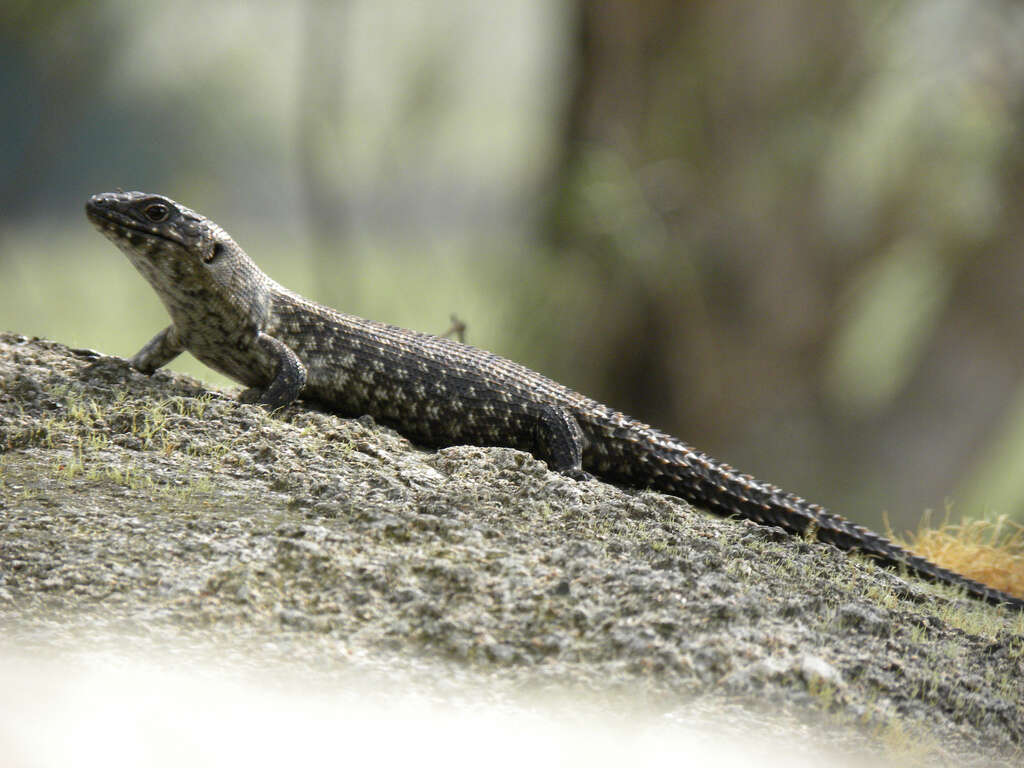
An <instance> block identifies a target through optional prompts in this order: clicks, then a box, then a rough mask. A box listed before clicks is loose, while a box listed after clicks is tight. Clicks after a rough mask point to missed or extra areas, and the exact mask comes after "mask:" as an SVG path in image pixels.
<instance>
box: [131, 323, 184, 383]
mask: <svg viewBox="0 0 1024 768" xmlns="http://www.w3.org/2000/svg"><path fill="white" fill-rule="evenodd" d="M184 351H185V345H184V344H182V343H181V339H180V338H179V336H178V329H177V328H175V327H174V326H173V325H168V326H167V327H166V328H164V329H163V330H162V331H160V333H158V334H157V335H156V336H154V337H153V338H152V339H150V340H149V341H148V342H147V343H146V346H144V347H143V348H142V349H140V350H139V351H138V352H136V353H135V355H134V356H133V357H132V358H131V359H130V360H129V361H128V364H129V365H131V367H132V368H134V369H135V370H137V371H140V372H142V373H145V374H147V375H148V374H150V373H153V371H155V370H156V369H157V368H162V367H163V366H165V365H167V364H168V363H169V362H171V360H173V359H174V358H176V357H177V356H178V355H180V354H181V353H182V352H184Z"/></svg>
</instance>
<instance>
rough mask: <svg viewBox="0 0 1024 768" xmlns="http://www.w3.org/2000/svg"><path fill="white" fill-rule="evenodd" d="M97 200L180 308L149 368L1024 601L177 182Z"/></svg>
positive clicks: (138, 362)
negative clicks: (373, 284)
mask: <svg viewBox="0 0 1024 768" xmlns="http://www.w3.org/2000/svg"><path fill="white" fill-rule="evenodd" d="M86 213H87V214H88V216H89V219H90V220H91V221H92V222H93V223H94V224H95V225H96V227H97V228H98V229H99V230H100V231H101V232H102V233H103V234H104V235H106V236H107V237H108V238H110V239H111V240H112V241H113V242H114V243H115V244H116V245H117V246H118V247H119V248H120V249H121V250H122V251H124V252H125V254H127V256H128V258H129V260H130V261H131V262H132V264H134V265H135V267H136V269H138V270H139V272H141V273H142V275H143V276H144V277H145V278H146V279H147V280H148V281H149V282H150V284H151V285H152V286H153V288H154V289H155V290H156V292H157V295H158V296H159V297H160V299H161V300H162V301H163V303H164V306H166V307H167V311H168V312H169V313H170V315H171V321H172V322H171V325H169V326H168V327H167V328H165V329H164V330H163V331H161V332H160V333H159V334H157V335H156V336H155V337H154V338H153V339H152V340H151V341H150V342H149V343H148V344H146V346H144V347H143V348H142V349H141V350H140V351H139V352H138V354H136V355H135V356H134V357H133V358H132V359H131V364H132V365H133V366H134V367H135V368H137V369H138V370H140V371H142V372H144V373H152V372H153V371H155V370H156V369H157V368H159V367H161V366H163V365H166V364H167V363H168V362H170V361H171V360H172V359H173V358H174V357H176V356H177V355H178V354H180V353H181V352H183V351H185V350H186V349H187V350H188V351H190V352H191V353H192V354H193V355H195V356H196V357H197V358H198V359H200V360H202V361H203V362H204V363H206V364H207V365H208V366H210V367H211V368H213V369H215V370H217V371H220V372H221V373H224V374H226V375H227V376H229V377H231V378H232V379H235V380H236V381H239V382H242V383H243V384H245V385H247V386H249V387H251V388H254V390H255V391H256V392H257V393H258V399H259V402H261V403H262V404H263V405H265V406H267V407H269V408H276V407H279V406H283V405H286V404H288V403H291V402H292V401H294V400H296V399H298V398H300V397H301V398H303V399H304V400H307V401H312V402H315V403H317V404H319V405H320V406H321V407H323V408H325V409H327V410H330V411H333V412H335V413H338V414H340V415H343V416H361V415H364V414H370V415H371V416H373V417H374V418H376V419H378V420H379V421H381V422H383V423H385V424H389V425H391V426H393V427H394V428H395V429H397V430H398V431H400V432H401V433H403V434H404V435H406V436H407V437H409V438H410V439H412V440H414V441H416V442H418V443H420V444H422V445H426V446H433V447H438V446H445V445H466V444H468V445H500V446H508V447H511V448H518V449H520V450H524V451H529V452H530V453H532V454H534V455H535V456H536V457H538V458H539V459H542V460H544V461H546V462H547V463H548V465H549V466H550V467H551V468H553V469H556V470H559V471H561V472H565V473H567V474H569V475H571V476H575V477H584V476H586V473H587V472H590V473H593V474H594V475H597V476H598V477H600V478H603V479H605V480H610V481H612V482H616V483H621V484H623V485H627V486H631V487H638V488H654V489H657V490H659V491H664V492H665V493H670V494H672V495H675V496H679V497H681V498H683V499H686V500H688V501H691V502H693V503H694V504H697V505H699V506H702V507H705V508H707V509H710V510H712V511H713V512H716V513H719V514H722V515H739V516H741V517H746V518H749V519H751V520H754V521H756V522H758V523H762V524H765V525H777V526H780V527H782V528H784V529H785V530H787V531H789V532H791V533H795V534H803V533H806V532H807V531H809V530H813V531H814V533H815V535H816V536H817V538H819V539H821V540H822V541H827V542H831V543H833V544H835V545H836V546H838V547H840V548H842V549H846V550H856V551H859V552H864V553H866V554H868V555H871V556H873V557H874V558H875V559H877V560H878V561H879V562H880V563H882V564H883V565H887V566H891V567H898V566H905V567H906V568H908V569H909V570H911V571H914V572H916V573H917V574H919V575H920V576H922V577H924V578H926V579H929V580H932V581H938V582H944V583H947V584H953V585H955V586H959V587H963V588H964V589H965V590H966V591H967V592H968V593H969V594H971V595H973V596H975V597H979V598H982V599H984V600H987V601H989V602H991V603H996V604H1000V603H1006V604H1009V605H1012V606H1013V607H1015V608H1018V609H1024V600H1021V599H1018V598H1015V597H1012V596H1010V595H1007V594H1005V593H1003V592H1000V591H998V590H995V589H992V588H990V587H986V586H985V585H983V584H979V583H978V582H976V581H972V580H971V579H968V578H966V577H964V576H961V575H960V574H957V573H954V572H952V571H949V570H946V569H945V568H941V567H939V566H938V565H935V564H934V563H932V562H930V561H928V560H925V559H924V558H921V557H918V556H916V555H913V554H911V553H909V552H907V551H906V550H904V549H902V548H900V547H899V546H897V545H896V544H893V543H892V542H891V541H888V540H887V539H885V538H884V537H882V536H880V535H878V534H876V533H874V532H872V531H870V530H868V529H866V528H863V527H861V526H859V525H856V524H854V523H851V522H850V521H849V520H846V519H845V518H843V517H840V516H839V515H835V514H832V513H830V512H828V511H826V510H825V509H823V508H822V507H820V506H817V505H815V504H811V503H809V502H807V501H804V500H803V499H801V498H800V497H798V496H795V495H793V494H790V493H786V492H784V491H782V490H780V489H779V488H776V487H775V486H773V485H769V484H767V483H762V482H760V481H758V480H755V479H754V478H752V477H750V476H749V475H744V474H741V473H739V472H737V471H736V470H734V469H733V468H732V467H730V466H728V465H727V464H722V463H719V462H716V461H714V460H713V459H711V458H709V457H707V456H705V455H704V454H702V453H700V452H698V451H695V450H694V449H692V448H690V447H689V446H688V445H686V444H685V443H683V442H682V441H680V440H677V439H675V438H674V437H671V436H669V435H666V434H664V433H662V432H659V431H658V430H656V429H653V428H652V427H649V426H647V425H646V424H643V423H640V422H638V421H636V420H634V419H631V418H630V417H628V416H626V415H624V414H622V413H619V412H618V411H615V410H613V409H611V408H609V407H607V406H605V405H602V404H601V403H598V402H596V401H594V400H591V399H590V398H587V397H584V396H583V395H581V394H579V393H577V392H574V391H573V390H571V389H569V388H568V387H564V386H562V385H561V384H558V383H557V382H554V381H552V380H551V379H548V378H546V377H544V376H542V375H540V374H539V373H535V372H534V371H531V370H529V369H528V368H525V367H524V366H522V365H519V364H517V363H513V362H511V361H509V360H505V359H504V358H501V357H498V356H497V355H493V354H491V353H490V352H485V351H484V350H481V349H476V348H475V347H471V346H468V345H465V344H460V343H458V342H455V341H451V340H449V339H443V338H438V337H436V336H430V335H427V334H422V333H417V332H415V331H410V330H406V329H403V328H396V327H394V326H390V325H385V324H383V323H376V322H372V321H370V320H364V319H362V318H359V317H355V316H353V315H348V314H344V313H342V312H337V311H335V310H333V309H330V308H328V307H324V306H321V305H319V304H316V303H315V302H312V301H309V300H308V299H305V298H303V297H301V296H299V295H298V294H295V293H293V292H291V291H289V290H287V289H286V288H283V287H282V286H280V285H278V284H277V283H275V282H274V281H273V280H271V279H270V278H269V277H267V276H266V275H265V274H264V273H263V272H262V271H261V270H260V269H259V267H257V266H256V264H255V263H254V262H253V261H252V260H251V259H250V258H249V257H248V256H247V255H246V253H245V251H243V250H242V249H241V248H240V247H239V246H238V245H237V244H236V243H235V241H234V240H232V239H231V237H230V236H229V235H228V234H227V233H226V232H225V231H224V230H223V229H221V228H220V227H219V226H217V225H216V224H215V223H213V222H212V221H210V220H209V219H207V218H205V217H203V216H201V215H199V214H197V213H195V212H194V211H191V210H189V209H188V208H185V207H184V206H182V205H179V204H178V203H176V202H174V201H173V200H170V199H168V198H166V197H162V196H160V195H150V194H145V193H142V192H116V193H106V194H101V195H94V196H93V197H92V198H90V199H89V201H88V202H87V203H86Z"/></svg>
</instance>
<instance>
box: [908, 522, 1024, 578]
mask: <svg viewBox="0 0 1024 768" xmlns="http://www.w3.org/2000/svg"><path fill="white" fill-rule="evenodd" d="M929 518H930V515H928V514H925V517H924V519H923V520H922V521H921V527H919V528H918V530H917V533H916V534H909V536H908V541H907V543H906V544H905V546H906V547H907V548H908V549H910V550H912V551H913V552H915V553H916V554H918V555H921V556H922V557H926V558H928V559H929V560H931V561H932V562H933V563H936V564H938V565H941V566H942V567H943V568H949V569H950V570H952V571H956V572H957V573H960V574H963V575H964V576H966V577H968V578H970V579H974V580H975V581H980V582H981V583H983V584H987V585H988V586H990V587H995V588H996V589H998V590H1001V591H1003V592H1007V593H1009V594H1011V595H1014V596H1015V597H1024V526H1021V525H1019V524H1017V523H1014V522H1013V521H1011V520H1009V519H1007V518H1006V517H1005V516H1000V517H998V518H996V519H995V520H964V521H963V522H961V523H958V524H955V525H954V524H951V523H949V522H943V524H942V525H940V526H939V527H938V528H930V527H928V523H929V522H930V520H929Z"/></svg>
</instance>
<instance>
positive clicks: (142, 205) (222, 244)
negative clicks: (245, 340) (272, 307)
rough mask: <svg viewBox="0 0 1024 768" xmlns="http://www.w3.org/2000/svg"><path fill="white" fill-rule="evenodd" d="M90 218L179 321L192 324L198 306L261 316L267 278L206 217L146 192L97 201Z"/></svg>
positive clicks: (94, 199) (95, 198)
mask: <svg viewBox="0 0 1024 768" xmlns="http://www.w3.org/2000/svg"><path fill="white" fill-rule="evenodd" d="M85 212H86V215H87V216H88V217H89V220H90V221H91V222H92V223H93V224H94V225H95V226H96V228H97V229H98V230H99V231H100V232H102V233H103V234H104V235H106V236H107V237H108V238H109V239H110V240H111V241H113V243H114V244H115V245H117V247H118V248H120V249H121V250H122V251H123V252H124V253H125V255H127V256H128V259H129V260H130V261H131V262H132V264H133V265H134V266H135V268H136V269H137V270H138V271H139V272H141V273H142V276H143V277H145V278H146V280H148V281H149V283H150V285H152V286H153V288H154V289H155V290H156V292H157V295H159V297H160V299H161V300H162V301H163V303H164V305H165V306H166V307H167V309H168V310H169V311H170V313H171V316H172V317H173V318H174V319H175V320H176V321H177V320H178V319H179V318H193V317H194V316H195V311H194V310H195V305H196V304H197V303H202V305H203V306H204V307H205V308H207V309H208V308H210V307H212V306H219V307H221V308H222V310H223V311H230V309H231V308H233V309H234V310H235V311H237V312H239V313H241V314H242V315H245V316H246V317H249V318H256V317H258V316H259V315H261V314H262V312H261V311H260V309H261V308H262V305H263V304H264V295H263V291H262V287H263V280H264V279H266V278H265V276H264V275H263V273H262V272H261V271H260V270H259V268H258V267H257V266H256V265H255V264H254V263H253V262H252V260H251V259H250V258H249V257H248V256H247V255H246V253H245V251H243V250H242V249H241V248H240V247H239V246H238V245H237V244H236V243H235V241H234V240H232V239H231V236H230V235H228V233H227V232H225V231H224V230H223V229H221V228H220V227H219V226H218V225H217V224H215V223H214V222H212V221H210V220H209V219H208V218H206V217H205V216H202V215H200V214H198V213H196V212H195V211H193V210H191V209H189V208H186V207H185V206H183V205H181V204H179V203H176V202H174V201H173V200H171V199H170V198H167V197H163V196H162V195H152V194H147V193H145V192H105V193H103V194H99V195H93V196H92V197H90V198H89V200H88V201H87V202H86V204H85ZM254 310H255V311H254Z"/></svg>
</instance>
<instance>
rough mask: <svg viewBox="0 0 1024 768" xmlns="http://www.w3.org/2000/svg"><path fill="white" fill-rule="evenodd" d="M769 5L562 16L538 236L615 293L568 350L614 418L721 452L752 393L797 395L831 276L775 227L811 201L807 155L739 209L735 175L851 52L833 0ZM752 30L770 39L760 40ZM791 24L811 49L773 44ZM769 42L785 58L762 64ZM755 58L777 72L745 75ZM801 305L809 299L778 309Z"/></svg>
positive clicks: (766, 155)
mask: <svg viewBox="0 0 1024 768" xmlns="http://www.w3.org/2000/svg"><path fill="white" fill-rule="evenodd" d="M786 6H787V7H786V8H782V9H780V8H779V7H777V6H773V9H774V10H773V11H772V12H771V13H765V12H764V11H763V10H761V7H760V5H759V4H755V3H747V4H732V3H729V4H720V3H713V2H682V1H677V0H645V1H644V2H635V3H621V2H613V1H608V2H603V1H597V2H589V1H584V2H579V3H577V4H576V21H577V23H576V38H575V60H574V73H575V79H574V84H573V87H572V89H571V92H570V94H569V97H568V102H567V109H566V114H565V119H564V133H563V141H562V146H561V154H560V155H559V157H558V158H557V160H556V162H555V164H554V165H555V173H554V177H555V178H554V180H553V182H552V184H551V188H552V190H553V191H554V194H553V196H552V198H551V205H550V208H549V210H548V211H547V215H546V217H545V219H544V222H543V224H544V231H545V234H546V236H547V238H548V239H549V241H550V242H551V243H552V244H553V245H554V246H555V248H554V249H553V252H554V253H555V254H557V255H558V256H559V257H560V258H563V259H572V260H574V261H576V262H577V263H579V264H580V265H581V269H586V270H593V271H594V272H596V273H597V274H599V275H600V276H601V279H602V282H605V283H606V284H608V285H610V286H614V291H613V292H610V293H609V294H608V295H605V296H601V297H600V299H599V301H600V303H601V311H600V316H599V317H598V318H597V326H596V327H595V326H594V325H593V321H594V319H595V318H586V319H584V321H583V322H584V323H585V327H584V328H581V329H579V332H582V333H586V334H593V333H598V334H600V342H599V343H591V344H587V343H583V344H582V345H581V344H579V343H578V342H580V340H579V339H577V340H575V341H576V342H577V348H579V349H583V350H585V356H586V357H587V358H588V360H587V362H584V363H583V365H584V367H585V369H589V373H590V375H592V376H594V377H595V378H596V379H597V380H599V381H601V382H602V384H603V386H604V388H605V391H604V393H603V394H604V395H605V396H607V397H609V398H610V399H611V400H613V401H614V402H616V403H617V404H618V405H620V406H621V407H623V408H625V409H629V410H631V411H633V412H636V413H638V414H639V415H641V416H645V417H647V418H649V419H657V420H658V421H659V422H661V423H666V422H669V424H670V425H672V426H676V427H680V426H685V428H686V433H687V434H688V435H689V436H691V438H692V439H693V440H695V441H698V440H707V441H709V442H711V443H724V442H727V438H728V436H730V435H732V434H734V433H735V432H736V430H742V429H745V426H746V424H747V422H748V421H749V419H750V418H751V414H754V413H757V412H758V411H759V409H761V408H762V403H761V402H760V401H761V400H762V398H763V399H764V400H771V399H773V398H778V397H779V396H780V393H786V394H787V395H788V397H804V398H807V399H809V400H810V399H813V397H812V396H811V395H810V393H806V392H804V391H803V390H804V389H805V388H806V385H805V383H804V382H806V378H805V375H806V367H807V365H808V363H809V362H812V361H813V360H815V359H816V358H817V357H818V355H819V350H820V347H821V345H822V343H823V337H824V336H825V335H826V334H827V332H828V329H829V322H828V317H827V314H826V313H825V312H823V310H824V308H825V305H826V304H827V302H828V301H830V300H831V299H832V298H834V296H832V295H831V294H833V293H834V291H835V290H836V289H837V286H838V285H839V283H840V280H839V275H838V274H835V273H842V271H843V270H844V268H845V265H844V263H843V262H842V261H841V260H839V261H833V260H830V259H827V258H826V259H822V258H821V254H822V251H823V250H824V246H823V245H822V244H821V243H820V242H817V241H816V234H815V233H814V232H813V231H806V232H801V231H800V229H799V228H795V229H787V228H786V227H785V224H786V223H788V221H791V220H792V219H793V218H794V214H797V215H799V212H800V211H801V210H804V209H805V207H807V206H812V207H813V205H814V188H813V185H812V184H811V183H810V182H811V180H812V175H811V174H810V173H809V170H811V169H813V167H814V163H815V155H816V152H818V151H820V148H819V147H815V146H814V145H813V144H809V145H808V146H807V147H806V148H805V149H804V150H803V153H802V156H797V158H796V159H795V161H794V167H792V168H791V169H788V172H787V174H786V175H787V176H789V178H790V179H791V180H792V184H791V185H790V186H789V187H788V188H785V189H779V190H763V189H762V190H753V189H752V190H751V191H750V193H749V195H746V197H747V199H743V198H744V190H743V189H742V184H743V183H744V182H745V181H746V173H747V171H748V170H749V168H750V166H752V165H754V164H758V163H760V164H771V163H776V162H786V161H787V160H786V159H780V158H779V157H778V149H777V148H772V146H771V144H772V143H773V142H774V143H778V142H780V141H782V140H787V139H788V138H789V137H787V136H781V135H780V134H782V133H783V132H784V131H786V130H787V129H788V128H789V127H790V126H791V125H792V124H793V123H794V122H800V120H799V114H798V113H799V112H800V111H807V112H810V113H813V112H814V111H815V110H818V111H820V110H822V109H828V108H829V105H830V100H831V98H832V96H831V95H830V90H831V89H832V88H834V87H835V85H836V81H837V80H838V73H839V70H840V68H841V66H842V62H843V60H844V54H846V53H847V52H848V51H849V49H850V47H851V46H853V45H856V44H857V42H858V39H857V36H856V31H857V27H856V25H853V24H848V23H846V22H845V18H846V17H845V10H846V9H845V8H844V5H842V4H839V5H834V4H833V5H830V6H829V7H828V9H821V8H819V7H818V5H817V4H815V3H813V2H790V3H787V4H786ZM769 22H770V23H771V24H773V25H775V26H776V27H779V28H776V29H774V30H771V31H769V32H766V31H765V30H764V29H763V26H764V25H766V24H768V23H769ZM808 22H810V24H811V25H812V27H813V29H814V31H815V35H814V38H813V39H811V40H803V41H800V40H799V35H796V34H794V35H793V37H792V38H789V37H787V34H786V33H789V32H796V31H797V29H798V28H799V27H801V26H802V25H805V24H808ZM773 34H775V35H779V36H780V39H781V40H783V41H785V43H786V44H790V43H791V41H792V40H795V41H797V42H796V43H795V44H796V45H797V46H799V47H801V48H802V49H801V50H797V51H792V50H790V51H785V52H781V53H780V52H774V53H773V52H772V51H771V49H770V47H769V46H770V45H771V43H772V40H771V36H772V35H773ZM766 38H767V39H766ZM752 49H753V50H752ZM765 54H766V55H767V56H768V57H774V58H775V59H776V60H775V61H769V62H767V63H766V64H764V66H765V67H766V69H767V70H768V71H760V72H759V71H757V69H756V68H757V67H758V66H761V64H762V62H761V61H760V58H759V57H760V56H761V55H765ZM773 67H774V69H772V68H773ZM759 91H761V92H760V93H759ZM794 118H797V119H796V120H794ZM807 138H808V139H810V140H812V141H813V139H814V138H815V137H814V136H813V135H809V136H808V137H807ZM758 204H763V208H761V209H760V210H759V209H758V208H757V207H756V206H757V205H758ZM786 217H788V218H786ZM777 218H782V219H785V220H784V221H782V222H777V221H776V219H777ZM777 223H779V224H781V225H782V226H777ZM800 296H814V297H817V299H816V300H808V301H807V303H806V304H805V305H804V306H802V307H800V306H797V307H794V306H792V303H793V300H794V298H797V297H800ZM773 307H779V308H781V307H784V308H785V310H786V312H777V311H773ZM776 324H778V325H776ZM780 326H781V327H780ZM577 362H578V361H577ZM588 363H589V364H588ZM752 377H756V378H757V379H758V380H759V381H760V386H759V387H756V388H753V389H754V391H751V388H750V386H749V385H750V381H751V380H752ZM723 437H724V439H723Z"/></svg>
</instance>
